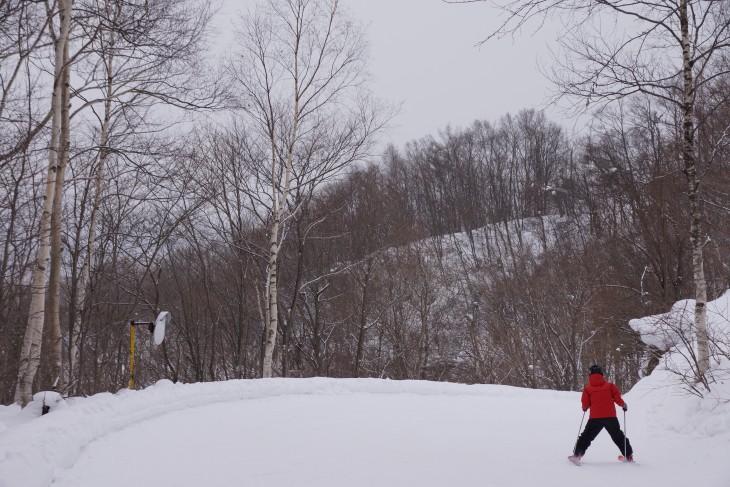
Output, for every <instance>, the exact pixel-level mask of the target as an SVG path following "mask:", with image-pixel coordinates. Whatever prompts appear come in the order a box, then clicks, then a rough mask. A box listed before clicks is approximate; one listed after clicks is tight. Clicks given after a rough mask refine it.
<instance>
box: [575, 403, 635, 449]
mask: <svg viewBox="0 0 730 487" xmlns="http://www.w3.org/2000/svg"><path fill="white" fill-rule="evenodd" d="M584 419H586V412H585V411H583V417H582V418H580V426H578V438H576V439H575V446H574V447H573V455H575V449H576V448H578V440H579V439H580V430H582V429H583V420H584ZM624 421H625V420H624Z"/></svg>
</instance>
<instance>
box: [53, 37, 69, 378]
mask: <svg viewBox="0 0 730 487" xmlns="http://www.w3.org/2000/svg"><path fill="white" fill-rule="evenodd" d="M68 61H69V60H68V42H67V43H66V45H65V48H64V50H63V65H64V69H63V74H62V78H63V83H62V85H61V134H60V137H59V141H58V146H59V147H60V149H61V154H60V155H59V159H58V171H57V173H56V189H55V191H54V196H53V214H52V215H51V270H50V276H49V281H48V331H49V334H50V347H51V350H50V352H49V355H50V362H51V364H50V365H51V380H52V381H53V382H52V383H53V388H54V389H57V390H61V391H64V390H65V389H66V384H65V378H64V376H63V374H62V371H63V354H62V352H63V340H62V338H63V337H62V334H61V310H60V308H61V217H62V215H61V212H62V203H63V185H64V181H65V174H66V166H67V165H68V158H69V155H68V150H69V140H70V123H71V121H70V113H69V103H70V93H69V83H70V73H69V66H68Z"/></svg>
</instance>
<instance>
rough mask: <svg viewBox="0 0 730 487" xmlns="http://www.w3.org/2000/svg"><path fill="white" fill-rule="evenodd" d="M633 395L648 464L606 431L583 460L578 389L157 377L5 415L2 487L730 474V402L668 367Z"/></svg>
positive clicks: (599, 479) (639, 480)
mask: <svg viewBox="0 0 730 487" xmlns="http://www.w3.org/2000/svg"><path fill="white" fill-rule="evenodd" d="M626 400H627V402H628V404H629V413H628V414H627V426H628V434H629V437H630V438H631V441H632V443H633V444H634V447H635V450H636V456H637V459H638V460H639V465H630V464H622V463H619V462H617V461H616V455H617V454H618V450H617V449H616V447H615V446H614V445H613V444H612V443H611V441H610V439H609V438H608V436H607V435H606V434H605V433H603V434H601V435H600V436H599V437H598V439H597V440H596V441H595V442H594V444H593V445H592V446H591V448H590V450H589V451H588V454H587V455H586V457H585V458H584V466H582V467H580V468H576V467H574V466H573V465H572V464H570V463H569V462H567V461H566V460H565V457H566V455H567V454H569V453H570V451H571V450H572V448H573V444H574V442H575V438H576V435H577V432H578V426H579V422H580V419H581V415H582V413H581V411H580V403H579V394H578V393H574V392H555V391H540V390H527V389H519V388H512V387H506V386H487V385H473V386H467V385H460V384H447V383H431V382H420V381H404V382H399V381H388V380H376V379H357V380H352V379H351V380H333V379H291V380H286V379H271V380H249V381H230V382H219V383H208V384H188V385H183V384H172V383H170V382H169V381H161V382H160V383H158V384H157V385H155V386H153V387H150V388H148V389H146V390H143V391H135V392H131V391H122V392H120V393H118V394H116V395H112V394H99V395H96V396H93V397H91V398H88V399H83V400H78V401H76V402H75V403H73V404H71V405H70V406H69V407H66V408H65V409H57V410H52V411H51V413H49V414H47V415H45V416H43V417H40V418H36V419H33V420H31V421H26V422H22V423H21V424H12V421H8V424H10V426H9V427H8V428H7V429H5V430H4V431H2V432H0V486H2V487H48V486H50V485H53V486H55V487H71V486H73V487H91V486H94V487H116V486H120V487H121V486H130V485H135V486H155V487H159V486H175V487H188V486H200V485H214V486H216V487H226V486H231V487H232V486H243V485H245V486H269V487H279V486H284V485H297V486H306V485H317V486H319V487H323V486H338V487H339V486H391V485H392V486H405V485H418V486H419V487H420V486H439V487H443V486H444V485H449V486H459V485H464V486H467V485H469V486H471V485H490V486H533V485H540V486H541V487H553V486H555V487H558V486H560V487H565V486H573V485H574V486H582V485H591V486H609V485H610V486H612V487H613V486H615V485H623V486H631V485H661V486H663V487H672V486H677V487H680V486H681V487H685V486H686V485H687V483H688V482H696V483H697V484H698V485H703V486H704V487H727V486H728V485H730V465H728V462H727V458H728V457H729V456H730V412H729V411H728V409H727V408H726V407H724V406H717V405H715V404H712V403H711V402H708V401H707V400H701V399H699V398H696V397H687V396H674V395H672V392H671V391H670V390H669V389H667V388H666V387H665V386H664V385H663V383H662V378H661V376H660V375H657V376H654V375H652V376H651V377H649V378H646V379H644V380H642V381H641V382H640V383H639V384H638V385H637V386H636V387H635V388H634V390H632V391H631V392H630V393H628V394H627V395H626ZM5 413H6V414H7V413H13V415H14V416H17V415H18V412H17V410H15V409H14V410H9V411H5ZM0 416H2V414H1V413H0ZM5 418H6V420H10V419H12V418H11V417H8V416H7V415H6V416H5ZM622 420H623V418H622Z"/></svg>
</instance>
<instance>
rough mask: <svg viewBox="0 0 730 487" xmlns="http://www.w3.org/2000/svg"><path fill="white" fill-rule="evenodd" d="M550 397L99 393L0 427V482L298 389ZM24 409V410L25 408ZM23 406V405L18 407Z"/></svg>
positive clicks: (265, 387) (354, 382) (272, 389)
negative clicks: (186, 418) (155, 421)
mask: <svg viewBox="0 0 730 487" xmlns="http://www.w3.org/2000/svg"><path fill="white" fill-rule="evenodd" d="M352 393H371V394H418V395H433V396H436V395H451V396H453V395H489V396H490V397H497V396H510V397H514V396H519V395H531V396H532V397H535V396H534V395H535V394H542V395H544V397H546V399H547V398H548V397H549V396H550V395H553V396H556V397H557V396H558V395H565V394H571V393H565V392H556V391H532V390H527V389H519V388H514V387H508V386H494V385H492V386H483V385H474V386H468V385H463V384H449V383H433V382H423V381H389V380H378V379H344V380H335V379H258V380H237V381H228V382H214V383H197V384H173V383H172V382H170V381H168V380H162V381H159V382H158V383H157V384H156V385H154V386H152V387H149V388H147V389H145V390H142V391H129V390H126V389H125V390H122V391H119V393H117V394H110V393H102V394H97V395H95V396H92V397H90V398H87V399H84V400H81V401H78V403H77V404H75V405H73V406H70V407H67V408H64V409H59V410H56V411H54V412H52V413H50V414H46V415H44V416H41V417H38V418H36V419H34V420H32V421H30V422H26V423H24V424H21V425H18V426H15V427H11V428H8V429H6V430H5V431H3V432H0V487H20V486H22V487H48V486H49V485H50V484H51V482H52V480H53V476H54V471H55V470H56V469H57V468H64V469H65V468H68V467H70V466H71V465H73V464H74V462H75V461H76V459H77V458H78V456H79V453H80V451H81V449H82V448H84V446H85V445H87V444H89V443H90V442H92V441H94V440H95V439H98V438H101V437H103V436H105V435H108V434H109V433H112V432H115V431H119V430H121V429H124V428H125V427H128V426H130V425H132V424H135V423H137V422H139V421H144V420H147V419H151V418H154V417H157V416H161V415H164V414H167V413H169V412H172V411H178V410H182V409H185V408H191V407H197V406H204V405H208V404H213V403H220V402H229V401H239V400H244V399H256V398H263V397H271V396H281V395H294V394H296V395H298V394H352ZM26 409H27V408H26ZM24 411H25V410H24Z"/></svg>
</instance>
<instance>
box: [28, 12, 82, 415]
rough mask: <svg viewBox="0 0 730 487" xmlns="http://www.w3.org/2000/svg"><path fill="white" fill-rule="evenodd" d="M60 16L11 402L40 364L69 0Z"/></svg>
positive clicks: (31, 390)
mask: <svg viewBox="0 0 730 487" xmlns="http://www.w3.org/2000/svg"><path fill="white" fill-rule="evenodd" d="M59 7H60V15H61V31H60V33H59V36H58V39H57V40H56V46H55V51H56V52H55V54H56V56H55V61H54V62H55V65H54V73H53V74H54V85H53V98H52V112H53V116H52V122H51V143H50V150H49V152H48V175H47V177H46V189H45V193H44V196H43V212H42V214H41V221H40V234H39V245H38V254H37V258H36V262H35V265H34V267H33V275H32V282H31V302H30V309H29V312H28V324H27V326H26V329H25V335H24V337H23V347H22V348H21V351H20V364H19V368H18V382H17V385H16V389H15V402H16V403H19V404H20V405H23V406H24V405H26V404H28V403H29V402H30V401H31V399H32V398H33V381H34V380H35V376H36V372H37V371H38V366H39V364H40V358H41V340H42V338H43V322H44V319H45V298H46V286H47V282H46V280H47V268H48V263H49V260H50V252H51V212H52V210H53V199H54V196H55V189H56V177H57V172H58V157H59V153H60V147H59V139H60V124H61V109H62V96H61V90H62V85H63V76H62V71H63V67H64V63H63V57H64V50H65V48H66V42H67V40H68V34H69V30H70V27H71V0H59Z"/></svg>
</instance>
